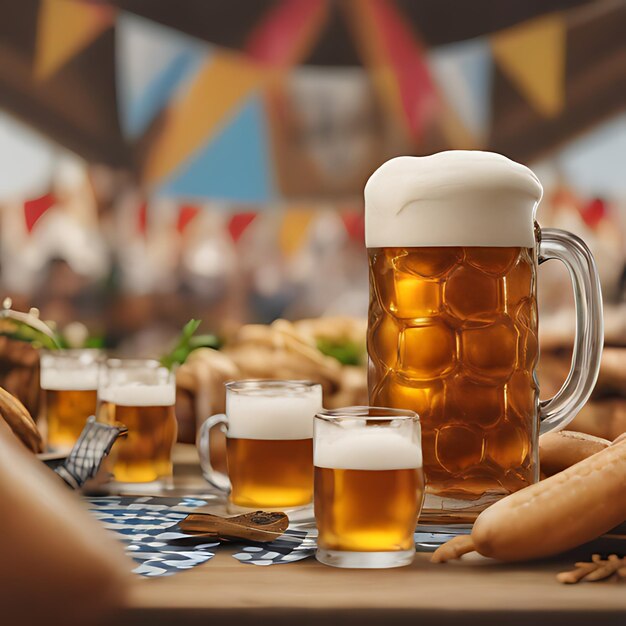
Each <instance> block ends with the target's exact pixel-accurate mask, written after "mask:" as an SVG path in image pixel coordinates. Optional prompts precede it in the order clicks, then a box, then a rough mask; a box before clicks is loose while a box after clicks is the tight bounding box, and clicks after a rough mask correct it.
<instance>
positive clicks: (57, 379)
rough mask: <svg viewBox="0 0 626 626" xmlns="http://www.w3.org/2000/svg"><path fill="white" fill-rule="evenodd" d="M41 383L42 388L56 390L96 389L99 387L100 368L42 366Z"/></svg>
mask: <svg viewBox="0 0 626 626" xmlns="http://www.w3.org/2000/svg"><path fill="white" fill-rule="evenodd" d="M40 383H41V388H42V389H49V390H54V391H74V390H76V391H94V390H96V389H97V388H98V369H97V367H92V368H91V369H89V367H86V369H75V370H74V369H58V370H55V369H51V368H42V370H41V375H40Z"/></svg>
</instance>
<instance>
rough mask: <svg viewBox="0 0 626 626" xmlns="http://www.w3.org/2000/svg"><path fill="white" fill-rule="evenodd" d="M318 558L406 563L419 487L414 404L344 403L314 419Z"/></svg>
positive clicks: (346, 563) (352, 563)
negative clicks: (390, 406)
mask: <svg viewBox="0 0 626 626" xmlns="http://www.w3.org/2000/svg"><path fill="white" fill-rule="evenodd" d="M314 464H315V504H314V508H315V521H316V522H317V528H318V532H319V535H318V548H317V554H316V557H317V560H318V561H320V562H321V563H325V564H326V565H333V566H335V567H358V568H388V567H400V566H403V565H408V564H409V563H411V561H412V560H413V557H414V555H415V543H414V535H413V534H414V531H415V525H416V523H417V517H418V515H419V513H420V509H421V506H422V499H423V495H424V476H423V472H422V451H421V435H420V423H419V418H418V416H417V414H416V413H414V412H413V411H407V410H400V409H388V408H377V407H359V406H356V407H348V408H345V409H337V410H333V411H321V412H320V413H318V414H317V415H316V416H315V423H314Z"/></svg>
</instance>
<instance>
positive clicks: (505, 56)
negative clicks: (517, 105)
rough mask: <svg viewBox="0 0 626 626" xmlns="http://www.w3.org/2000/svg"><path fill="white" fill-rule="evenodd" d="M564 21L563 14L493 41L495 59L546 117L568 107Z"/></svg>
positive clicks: (515, 29)
mask: <svg viewBox="0 0 626 626" xmlns="http://www.w3.org/2000/svg"><path fill="white" fill-rule="evenodd" d="M565 35H566V32H565V21H564V19H563V16H562V15H561V14H560V13H554V14H551V15H548V16H546V17H540V18H537V19H533V20H530V21H528V22H524V23H523V24H519V25H518V26H513V27H512V28H507V29H506V30H503V31H501V32H499V33H496V34H495V35H493V36H492V37H491V48H492V51H493V56H494V58H495V59H496V61H497V62H498V65H499V67H500V68H501V69H502V71H503V72H504V73H505V74H506V75H507V76H508V77H509V78H510V80H511V81H512V82H513V83H514V84H515V86H516V87H517V88H518V89H519V90H520V92H521V93H522V94H523V95H524V97H525V98H526V99H527V100H528V101H529V102H530V104H531V105H532V106H533V107H534V108H535V109H536V110H537V111H538V112H539V113H540V114H541V115H543V116H545V117H554V116H555V115H558V114H559V113H560V112H561V111H562V110H563V106H564V105H565Z"/></svg>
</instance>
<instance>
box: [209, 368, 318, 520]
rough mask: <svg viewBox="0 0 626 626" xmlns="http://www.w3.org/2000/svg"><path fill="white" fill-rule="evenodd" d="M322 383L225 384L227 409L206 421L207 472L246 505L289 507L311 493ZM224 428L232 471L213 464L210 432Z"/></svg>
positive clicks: (232, 500)
mask: <svg viewBox="0 0 626 626" xmlns="http://www.w3.org/2000/svg"><path fill="white" fill-rule="evenodd" d="M321 408H322V387H321V385H318V384H316V383H312V382H308V381H298V380H240V381H235V382H230V383H226V413H225V414H219V415H214V416H212V417H210V418H209V419H208V420H206V421H205V422H204V424H203V425H202V427H201V429H200V432H199V435H198V452H199V455H200V463H201V465H202V472H203V474H204V477H205V478H206V479H207V480H208V481H209V482H210V483H211V484H212V485H213V486H214V487H216V488H218V489H219V490H221V491H224V492H229V493H230V495H229V500H230V503H231V504H233V505H235V506H237V507H243V508H291V507H301V506H305V505H307V504H310V502H311V500H312V498H313V417H314V416H315V414H316V413H317V412H318V411H320V410H321ZM218 424H219V425H222V426H223V427H224V426H225V427H226V460H227V466H228V476H226V475H225V474H223V473H221V472H218V471H217V470H215V469H214V468H213V466H212V465H211V457H210V450H209V441H210V432H211V429H212V428H213V427H214V426H216V425H218Z"/></svg>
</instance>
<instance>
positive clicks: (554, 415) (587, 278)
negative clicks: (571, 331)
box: [539, 228, 604, 433]
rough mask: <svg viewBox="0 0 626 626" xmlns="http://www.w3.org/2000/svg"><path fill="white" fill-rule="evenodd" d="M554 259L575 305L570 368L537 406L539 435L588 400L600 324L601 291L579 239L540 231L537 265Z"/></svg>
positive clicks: (558, 425) (596, 369) (599, 348)
mask: <svg viewBox="0 0 626 626" xmlns="http://www.w3.org/2000/svg"><path fill="white" fill-rule="evenodd" d="M549 259H558V260H559V261H561V262H562V263H564V264H565V266H566V267H567V270H568V271H569V275H570V278H571V280H572V287H573V288H574V302H575V305H576V338H575V340H574V352H573V354H572V365H571V369H570V371H569V374H568V376H567V379H566V380H565V382H564V383H563V386H562V387H561V389H560V390H559V391H558V392H557V394H556V395H555V396H554V397H553V398H550V399H549V400H542V401H541V402H540V403H539V418H540V424H541V426H540V433H545V432H548V431H550V430H553V429H555V428H563V427H564V426H566V425H567V424H568V423H569V422H571V421H572V420H573V419H574V417H575V416H576V414H577V413H578V411H579V410H580V409H581V408H582V407H583V405H584V404H585V402H587V400H588V399H589V396H590V395H591V392H592V391H593V388H594V386H595V384H596V380H597V379H598V372H599V370H600V358H601V356H602V344H603V342H604V322H603V317H602V291H601V289H600V279H599V277H598V270H597V269H596V264H595V261H594V259H593V255H592V254H591V251H590V250H589V248H588V247H587V246H586V245H585V243H584V242H583V241H582V239H580V238H578V237H576V235H573V234H571V233H568V232H566V231H564V230H560V229H557V228H542V229H541V240H540V242H539V263H540V264H541V263H543V262H544V261H547V260H549Z"/></svg>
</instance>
